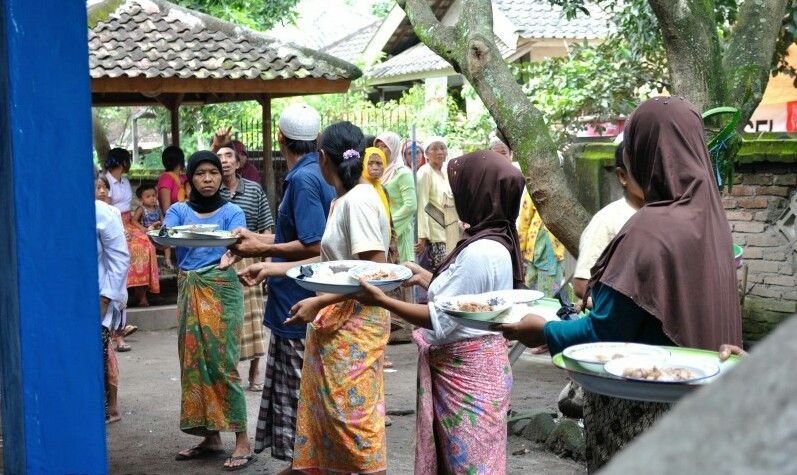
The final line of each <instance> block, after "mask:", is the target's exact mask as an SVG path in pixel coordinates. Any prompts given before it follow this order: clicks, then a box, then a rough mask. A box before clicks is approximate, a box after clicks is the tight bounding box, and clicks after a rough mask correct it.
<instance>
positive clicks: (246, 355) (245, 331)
mask: <svg viewBox="0 0 797 475" xmlns="http://www.w3.org/2000/svg"><path fill="white" fill-rule="evenodd" d="M258 262H261V261H260V259H255V258H251V257H247V258H245V259H241V260H240V261H239V262H237V263H236V264H235V270H236V271H242V270H244V269H246V268H247V267H249V266H250V265H251V264H255V263H258ZM243 289H244V323H243V328H242V329H241V344H240V345H239V348H240V350H241V360H251V359H254V358H260V357H261V356H263V355H265V354H266V328H265V327H264V326H263V314H264V312H265V309H264V308H263V287H262V286H260V285H253V286H251V287H250V286H247V287H244V288H243Z"/></svg>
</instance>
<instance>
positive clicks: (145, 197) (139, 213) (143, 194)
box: [133, 184, 162, 232]
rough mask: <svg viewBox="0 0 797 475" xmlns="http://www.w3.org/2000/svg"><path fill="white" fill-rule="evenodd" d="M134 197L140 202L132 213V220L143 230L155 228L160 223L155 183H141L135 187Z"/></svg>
mask: <svg viewBox="0 0 797 475" xmlns="http://www.w3.org/2000/svg"><path fill="white" fill-rule="evenodd" d="M136 197H137V198H138V201H140V202H141V206H139V207H138V208H137V209H136V211H135V212H134V213H133V222H134V223H136V227H138V228H139V229H141V231H143V232H147V231H151V230H153V229H157V228H159V227H160V224H161V218H162V216H161V209H160V206H158V194H157V192H156V191H155V185H147V184H144V185H141V186H139V187H138V188H136Z"/></svg>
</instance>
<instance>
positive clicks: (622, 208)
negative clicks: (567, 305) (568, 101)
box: [573, 142, 645, 307]
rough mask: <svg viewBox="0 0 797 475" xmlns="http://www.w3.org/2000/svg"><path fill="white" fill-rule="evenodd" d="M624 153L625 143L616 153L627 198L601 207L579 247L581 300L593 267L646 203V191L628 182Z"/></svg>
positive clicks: (576, 280) (577, 276)
mask: <svg viewBox="0 0 797 475" xmlns="http://www.w3.org/2000/svg"><path fill="white" fill-rule="evenodd" d="M623 153H624V152H623V144H622V142H621V143H620V144H619V145H618V146H617V149H616V150H615V152H614V172H615V174H616V175H617V179H618V180H619V181H620V185H622V187H623V195H624V196H623V197H622V198H620V199H619V200H617V201H613V202H612V203H609V204H608V205H606V206H604V207H603V208H601V210H600V211H598V212H597V213H596V214H595V216H593V217H592V219H591V220H590V222H589V224H588V225H587V227H586V229H584V232H583V233H581V240H580V241H579V246H578V261H577V262H576V270H575V273H574V274H573V286H574V287H575V291H576V295H577V296H578V297H579V298H580V299H583V298H584V293H585V292H586V290H587V283H588V282H589V278H590V270H591V269H592V266H594V265H595V263H596V262H597V261H598V258H599V257H600V256H601V254H602V253H603V250H604V249H606V246H608V245H609V243H610V242H612V239H614V237H615V236H617V233H619V232H620V230H621V229H622V228H623V226H625V223H626V221H628V220H629V219H630V218H631V216H633V215H634V213H636V211H637V210H638V209H639V208H641V207H642V206H643V205H644V204H645V198H644V195H643V193H642V189H641V188H640V187H639V185H637V184H636V183H635V182H633V181H631V180H629V179H628V171H627V170H626V167H625V164H624V162H623ZM587 307H591V305H590V304H589V302H587Z"/></svg>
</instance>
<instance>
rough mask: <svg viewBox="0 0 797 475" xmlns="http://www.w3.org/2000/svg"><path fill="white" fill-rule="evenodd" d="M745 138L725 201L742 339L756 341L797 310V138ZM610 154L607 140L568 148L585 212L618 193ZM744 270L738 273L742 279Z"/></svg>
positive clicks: (572, 177)
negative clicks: (736, 259) (739, 250)
mask: <svg viewBox="0 0 797 475" xmlns="http://www.w3.org/2000/svg"><path fill="white" fill-rule="evenodd" d="M745 139H746V141H745V144H744V145H743V147H742V149H741V150H740V152H739V154H738V156H737V160H738V163H739V165H738V167H737V173H736V176H735V179H734V186H733V188H732V190H731V192H730V193H728V192H725V193H723V204H724V206H725V209H726V213H727V216H728V221H729V223H730V225H731V229H732V232H733V238H734V242H735V243H737V244H739V245H740V246H742V247H743V249H744V255H743V261H744V264H745V266H746V272H747V284H746V288H745V289H744V338H745V340H746V341H757V340H760V339H761V338H762V337H764V336H765V335H766V334H768V333H769V332H770V331H771V330H772V328H773V327H774V326H775V325H777V324H778V323H780V322H781V321H783V320H784V319H785V318H786V317H788V316H789V315H791V314H794V313H795V312H797V253H796V252H795V250H796V249H797V247H796V244H797V224H795V221H797V220H796V219H795V215H797V140H794V139H777V138H772V137H767V138H764V139H760V138H758V137H752V136H748V137H745ZM613 152H614V145H612V144H610V143H605V142H599V143H595V142H592V143H581V144H577V145H576V146H574V147H573V148H572V149H571V150H570V151H569V153H568V154H566V160H565V164H564V168H565V172H566V174H567V176H568V180H569V181H570V185H571V187H573V189H574V190H576V194H577V196H578V197H579V200H580V201H581V202H582V203H583V204H584V206H585V207H586V208H587V209H588V210H589V211H591V212H595V211H596V210H597V209H599V208H600V207H603V206H605V205H606V204H608V203H610V202H611V201H612V200H614V199H617V198H618V197H619V196H620V195H621V190H620V187H619V185H618V184H617V179H616V178H615V177H614V173H613ZM744 272H745V271H744V269H741V270H740V271H739V281H740V283H741V282H742V281H743V280H744Z"/></svg>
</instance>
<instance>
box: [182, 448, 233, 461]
mask: <svg viewBox="0 0 797 475" xmlns="http://www.w3.org/2000/svg"><path fill="white" fill-rule="evenodd" d="M223 453H224V449H214V448H212V447H207V446H204V445H197V446H195V447H191V448H190V449H188V453H185V454H184V453H181V452H178V453H177V455H175V456H174V459H175V460H177V461H182V460H194V459H201V458H207V457H213V456H216V455H219V454H223Z"/></svg>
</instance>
